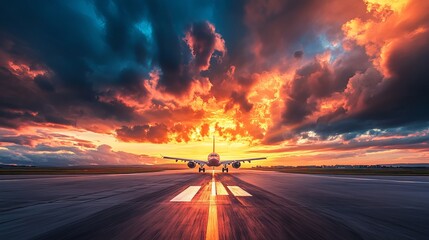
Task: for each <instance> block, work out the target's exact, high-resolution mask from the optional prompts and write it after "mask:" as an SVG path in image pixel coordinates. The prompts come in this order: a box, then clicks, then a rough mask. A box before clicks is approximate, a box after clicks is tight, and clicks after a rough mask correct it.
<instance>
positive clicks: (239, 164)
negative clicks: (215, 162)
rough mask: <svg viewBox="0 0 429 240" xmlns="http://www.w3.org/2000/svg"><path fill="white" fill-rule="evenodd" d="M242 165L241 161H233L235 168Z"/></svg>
mask: <svg viewBox="0 0 429 240" xmlns="http://www.w3.org/2000/svg"><path fill="white" fill-rule="evenodd" d="M240 166H241V163H240V162H233V163H232V167H233V168H239V167H240Z"/></svg>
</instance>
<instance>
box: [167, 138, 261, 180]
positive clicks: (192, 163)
mask: <svg viewBox="0 0 429 240" xmlns="http://www.w3.org/2000/svg"><path fill="white" fill-rule="evenodd" d="M162 158H165V159H171V160H176V162H177V161H182V162H188V163H187V165H188V167H189V168H195V167H196V166H197V164H198V165H200V166H199V168H198V172H206V169H205V168H204V166H205V165H207V166H208V167H213V169H214V167H218V166H220V165H223V167H222V172H228V165H232V167H233V168H239V167H240V166H241V163H242V162H249V163H250V162H251V161H254V160H265V159H267V158H266V157H260V158H245V159H235V160H224V161H221V160H220V156H219V154H217V153H216V152H215V137H214V136H213V152H212V153H210V154H209V155H208V157H207V161H204V160H197V159H189V158H178V157H168V156H162Z"/></svg>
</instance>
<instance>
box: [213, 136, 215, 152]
mask: <svg viewBox="0 0 429 240" xmlns="http://www.w3.org/2000/svg"><path fill="white" fill-rule="evenodd" d="M213 152H215V136H214V135H213Z"/></svg>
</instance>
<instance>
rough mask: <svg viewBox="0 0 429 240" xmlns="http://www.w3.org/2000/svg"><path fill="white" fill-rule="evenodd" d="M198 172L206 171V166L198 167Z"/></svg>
mask: <svg viewBox="0 0 429 240" xmlns="http://www.w3.org/2000/svg"><path fill="white" fill-rule="evenodd" d="M198 172H206V169H205V168H198Z"/></svg>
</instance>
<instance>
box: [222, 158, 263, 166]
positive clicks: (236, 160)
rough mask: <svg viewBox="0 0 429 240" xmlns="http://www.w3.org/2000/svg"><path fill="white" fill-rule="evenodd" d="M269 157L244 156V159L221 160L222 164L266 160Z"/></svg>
mask: <svg viewBox="0 0 429 240" xmlns="http://www.w3.org/2000/svg"><path fill="white" fill-rule="evenodd" d="M265 159H267V158H266V157H260V158H244V159H235V160H224V161H221V162H220V164H230V163H233V162H249V163H250V162H251V161H255V160H265Z"/></svg>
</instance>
